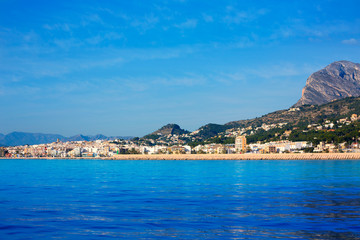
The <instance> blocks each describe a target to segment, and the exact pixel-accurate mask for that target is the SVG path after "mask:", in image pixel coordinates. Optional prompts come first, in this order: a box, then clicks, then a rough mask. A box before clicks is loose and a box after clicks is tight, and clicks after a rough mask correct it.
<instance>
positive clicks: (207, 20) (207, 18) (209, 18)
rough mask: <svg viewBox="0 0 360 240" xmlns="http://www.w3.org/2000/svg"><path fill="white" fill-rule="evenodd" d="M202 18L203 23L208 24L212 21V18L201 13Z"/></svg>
mask: <svg viewBox="0 0 360 240" xmlns="http://www.w3.org/2000/svg"><path fill="white" fill-rule="evenodd" d="M202 17H203V19H204V21H205V22H207V23H210V22H213V21H214V18H213V16H211V15H208V14H205V13H203V14H202Z"/></svg>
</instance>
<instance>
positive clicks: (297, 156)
mask: <svg viewBox="0 0 360 240" xmlns="http://www.w3.org/2000/svg"><path fill="white" fill-rule="evenodd" d="M0 159H1V158H0ZM12 159H102V160H360V153H287V154H152V155H147V154H119V155H114V156H113V157H97V158H90V157H77V158H56V157H55V158H54V157H34V158H29V157H20V158H16V157H14V158H12Z"/></svg>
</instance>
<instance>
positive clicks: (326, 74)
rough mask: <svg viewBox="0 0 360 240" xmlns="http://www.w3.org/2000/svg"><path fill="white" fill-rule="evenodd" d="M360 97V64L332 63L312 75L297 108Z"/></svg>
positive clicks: (347, 62)
mask: <svg viewBox="0 0 360 240" xmlns="http://www.w3.org/2000/svg"><path fill="white" fill-rule="evenodd" d="M358 96H360V64H358V63H352V62H349V61H338V62H334V63H331V64H330V65H328V66H326V67H325V68H324V69H321V70H320V71H318V72H315V73H313V74H311V75H310V77H309V78H308V79H307V81H306V86H305V87H304V88H303V90H302V97H301V98H300V100H299V101H298V102H297V103H296V104H295V106H302V105H306V104H309V105H321V104H324V103H328V102H331V101H333V100H337V99H342V98H346V97H358Z"/></svg>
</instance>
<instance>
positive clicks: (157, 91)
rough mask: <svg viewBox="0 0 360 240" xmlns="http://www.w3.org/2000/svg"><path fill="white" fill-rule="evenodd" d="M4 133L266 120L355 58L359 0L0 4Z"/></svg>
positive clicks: (128, 131) (146, 129) (121, 130)
mask: <svg viewBox="0 0 360 240" xmlns="http://www.w3.org/2000/svg"><path fill="white" fill-rule="evenodd" d="M0 4H1V7H0V104H1V110H2V111H1V114H0V133H4V134H6V133H9V132H12V131H25V132H43V133H59V134H63V135H65V136H71V135H75V134H78V133H83V134H88V135H93V134H97V133H102V134H105V135H132V136H143V135H145V134H147V133H150V132H152V131H154V130H156V129H158V128H160V127H161V126H162V125H165V124H167V123H178V124H179V125H180V126H181V127H182V128H185V129H188V130H191V131H193V130H196V129H197V128H199V127H200V126H202V125H205V124H207V123H221V124H223V123H226V122H229V121H233V120H240V119H247V118H253V117H259V116H262V115H264V114H266V113H268V112H271V111H275V110H279V109H285V108H288V107H290V106H292V105H293V104H294V103H296V101H297V100H298V99H299V98H300V96H301V89H302V88H303V87H304V85H305V82H306V79H307V77H308V76H309V75H310V74H311V73H312V72H314V71H317V70H319V69H321V68H323V67H325V66H326V65H328V64H330V63H331V62H333V61H337V60H349V61H353V62H360V59H359V58H360V15H359V14H358V10H359V9H360V2H359V1H347V0H342V1H330V0H328V1H304V0H302V1H280V0H279V1H231V0H223V1H212V0H207V1H190V0H182V1H181V0H177V1H176V0H174V1H170V0H168V1H160V0H159V1H157V0H154V1H128V0H120V1H111V0H109V1H92V0H89V1H77V0H73V1H66V0H64V1H36V0H33V1H15V0H14V1H10V0H0Z"/></svg>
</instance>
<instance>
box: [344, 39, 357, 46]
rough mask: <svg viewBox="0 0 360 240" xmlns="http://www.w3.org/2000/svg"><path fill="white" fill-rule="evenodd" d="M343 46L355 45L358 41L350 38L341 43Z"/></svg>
mask: <svg viewBox="0 0 360 240" xmlns="http://www.w3.org/2000/svg"><path fill="white" fill-rule="evenodd" d="M341 42H342V43H343V44H349V45H355V44H358V43H359V41H358V40H356V39H355V38H350V39H345V40H342V41H341Z"/></svg>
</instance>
